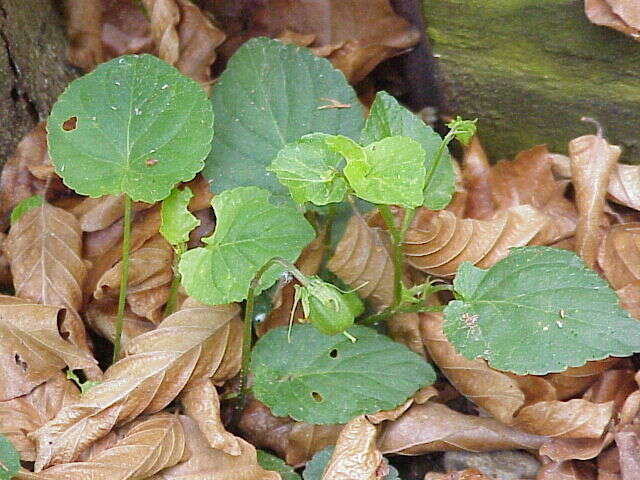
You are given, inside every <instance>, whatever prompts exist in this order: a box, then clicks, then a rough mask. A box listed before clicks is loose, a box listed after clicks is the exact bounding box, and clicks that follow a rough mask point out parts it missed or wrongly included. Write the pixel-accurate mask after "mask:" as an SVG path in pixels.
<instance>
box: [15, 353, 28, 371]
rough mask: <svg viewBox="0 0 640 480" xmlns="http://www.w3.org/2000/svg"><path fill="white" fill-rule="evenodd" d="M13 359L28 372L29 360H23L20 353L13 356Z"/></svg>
mask: <svg viewBox="0 0 640 480" xmlns="http://www.w3.org/2000/svg"><path fill="white" fill-rule="evenodd" d="M13 359H14V360H15V362H16V365H18V366H19V367H20V368H22V370H23V371H24V372H26V371H27V368H28V365H27V362H25V361H24V360H22V358H21V357H20V355H18V354H17V353H16V355H15V356H14V357H13Z"/></svg>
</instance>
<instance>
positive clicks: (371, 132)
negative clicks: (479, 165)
mask: <svg viewBox="0 0 640 480" xmlns="http://www.w3.org/2000/svg"><path fill="white" fill-rule="evenodd" d="M396 135H400V136H403V137H409V138H412V139H413V140H415V141H416V142H418V143H419V144H420V145H421V146H422V148H423V149H424V151H425V154H426V155H425V159H424V166H425V168H426V170H427V178H429V181H428V182H427V183H426V184H425V188H424V202H423V205H424V206H425V207H427V208H429V209H431V210H441V209H443V208H444V207H446V206H447V205H449V202H451V197H452V196H453V190H454V187H455V173H454V171H453V162H452V160H451V155H450V154H449V150H448V149H446V148H445V149H444V150H443V151H442V155H441V157H440V160H439V161H436V156H437V152H438V148H439V147H440V144H441V143H442V138H441V137H440V135H438V134H437V133H436V132H435V131H434V130H433V129H432V128H431V127H429V126H428V125H426V124H425V123H424V122H423V121H422V120H421V119H420V118H418V117H417V116H415V115H414V114H413V113H411V112H410V111H409V110H407V109H406V108H404V107H403V106H402V105H400V104H399V103H398V101H397V100H396V99H395V98H393V97H392V96H391V95H389V94H388V93H387V92H378V94H377V95H376V98H375V100H374V102H373V104H372V105H371V111H370V112H369V117H368V118H367V121H366V123H365V126H364V129H363V130H362V135H361V138H360V141H361V142H362V144H363V145H369V144H370V143H373V142H377V141H379V140H382V139H383V138H387V137H393V136H396Z"/></svg>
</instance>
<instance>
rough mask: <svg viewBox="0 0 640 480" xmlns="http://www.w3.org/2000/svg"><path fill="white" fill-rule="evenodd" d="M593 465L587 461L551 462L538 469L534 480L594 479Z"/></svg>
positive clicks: (595, 474)
mask: <svg viewBox="0 0 640 480" xmlns="http://www.w3.org/2000/svg"><path fill="white" fill-rule="evenodd" d="M596 477H597V472H596V469H595V468H594V466H593V465H592V464H590V463H587V462H578V461H568V462H551V463H547V464H546V465H543V466H542V468H541V469H540V470H539V471H538V476H537V477H536V480H596Z"/></svg>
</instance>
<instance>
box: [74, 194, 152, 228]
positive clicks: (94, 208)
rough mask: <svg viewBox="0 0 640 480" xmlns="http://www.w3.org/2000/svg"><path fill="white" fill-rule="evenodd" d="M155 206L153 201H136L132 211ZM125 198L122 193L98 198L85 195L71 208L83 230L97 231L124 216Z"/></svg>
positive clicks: (135, 211)
mask: <svg viewBox="0 0 640 480" xmlns="http://www.w3.org/2000/svg"><path fill="white" fill-rule="evenodd" d="M151 207H153V204H151V203H143V202H134V203H133V206H132V212H133V213H137V212H140V211H142V210H146V209H147V208H151ZM123 212H124V198H123V196H122V195H103V196H102V197H98V198H91V197H85V198H83V199H82V201H81V202H80V203H79V204H78V205H76V206H75V207H74V208H72V209H71V213H73V214H74V215H75V216H76V217H77V218H78V222H80V228H81V229H82V231H83V232H97V231H98V230H102V229H104V228H107V227H108V226H110V225H112V224H113V223H114V222H116V221H118V220H120V219H121V218H122V215H123Z"/></svg>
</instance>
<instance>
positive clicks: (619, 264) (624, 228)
mask: <svg viewBox="0 0 640 480" xmlns="http://www.w3.org/2000/svg"><path fill="white" fill-rule="evenodd" d="M639 261H640V223H636V222H634V223H624V224H620V225H613V226H612V227H610V228H609V230H608V231H607V233H606V235H605V237H604V240H603V241H602V244H601V245H600V249H599V251H598V265H599V266H600V268H602V271H603V272H604V275H605V277H606V279H607V280H608V281H609V283H610V284H611V286H612V287H613V288H614V289H615V290H619V289H621V288H623V287H626V286H627V285H629V284H630V283H634V282H636V281H637V280H639V279H640V264H639V263H638V262H639Z"/></svg>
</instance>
